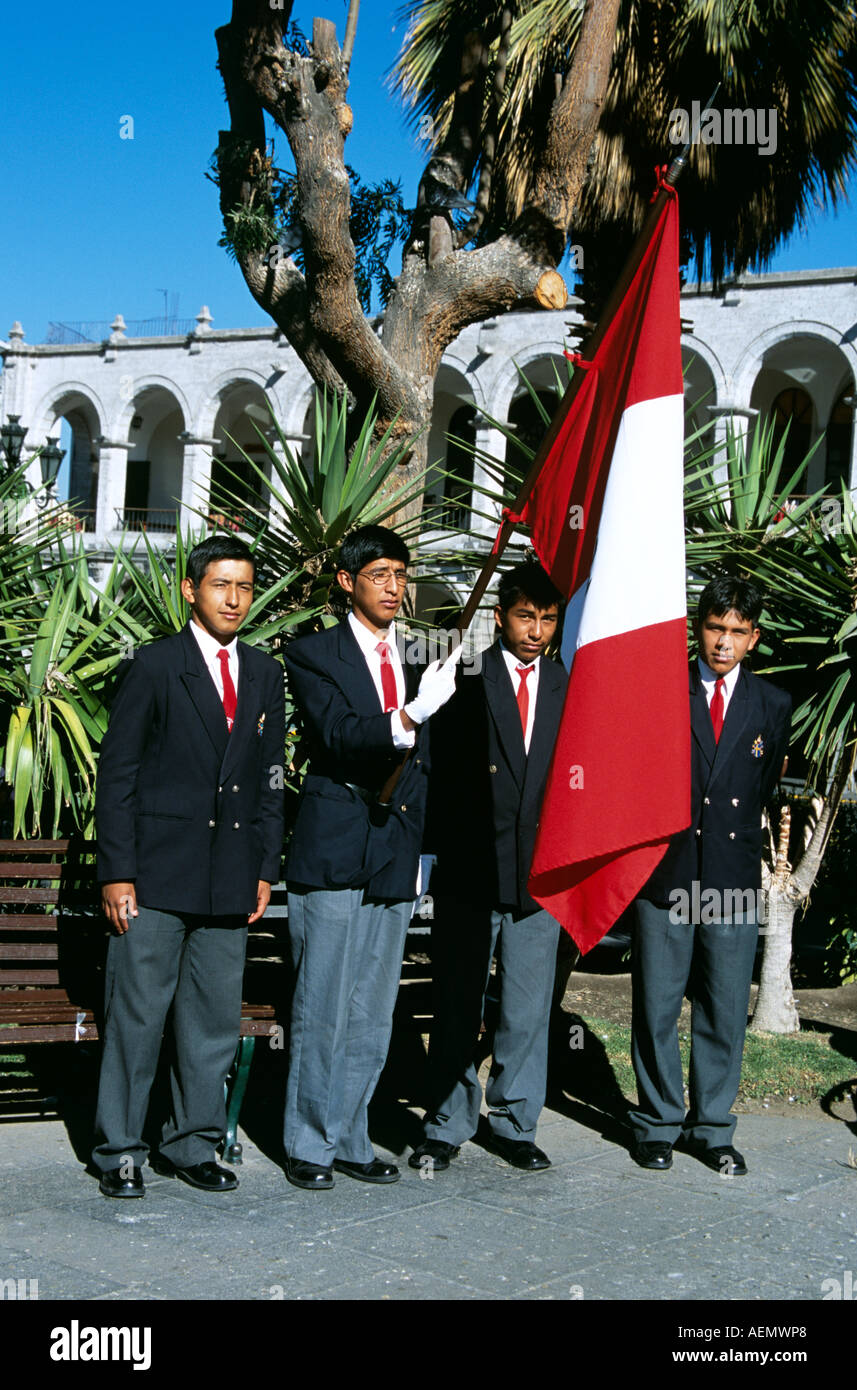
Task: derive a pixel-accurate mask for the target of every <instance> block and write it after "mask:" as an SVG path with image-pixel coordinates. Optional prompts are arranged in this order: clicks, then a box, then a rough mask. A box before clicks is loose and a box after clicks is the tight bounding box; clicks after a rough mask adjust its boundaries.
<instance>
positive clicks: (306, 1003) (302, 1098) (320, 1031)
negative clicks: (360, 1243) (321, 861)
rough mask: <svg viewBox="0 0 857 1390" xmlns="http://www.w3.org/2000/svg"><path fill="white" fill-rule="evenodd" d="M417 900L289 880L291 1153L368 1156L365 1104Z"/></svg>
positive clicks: (287, 1133) (324, 1159)
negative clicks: (384, 898)
mask: <svg viewBox="0 0 857 1390" xmlns="http://www.w3.org/2000/svg"><path fill="white" fill-rule="evenodd" d="M412 906H413V904H412V903H411V902H392V903H390V902H371V901H370V902H364V898H363V890H362V888H354V889H352V888H343V889H336V890H331V889H303V890H302V889H292V888H290V889H289V941H290V945H291V953H292V961H293V964H294V968H295V990H294V997H293V999H292V1019H291V1037H290V1044H289V1077H288V1082H287V1085H286V1112H285V1120H284V1125H283V1141H284V1144H285V1150H286V1153H287V1154H288V1155H289V1157H290V1158H295V1159H300V1160H302V1161H303V1162H305V1163H318V1164H322V1165H323V1166H328V1165H329V1164H331V1163H332V1162H333V1160H334V1158H340V1159H344V1160H345V1161H346V1162H349V1163H370V1162H371V1161H372V1159H373V1158H374V1157H375V1154H374V1150H373V1148H372V1145H371V1143H370V1141H369V1126H368V1117H367V1111H368V1107H369V1101H370V1100H371V1099H372V1095H373V1093H374V1090H375V1087H376V1085H377V1084H378V1078H379V1076H380V1075H381V1071H382V1069H383V1066H384V1062H385V1061H386V1058H387V1049H388V1047H389V1045H390V1033H391V1032H392V1028H393V1009H394V1007H395V1003H396V995H397V993H398V989H399V979H400V977H401V973H402V957H403V955H404V950H405V937H406V935H407V930H408V922H409V921H410V916H411V908H412Z"/></svg>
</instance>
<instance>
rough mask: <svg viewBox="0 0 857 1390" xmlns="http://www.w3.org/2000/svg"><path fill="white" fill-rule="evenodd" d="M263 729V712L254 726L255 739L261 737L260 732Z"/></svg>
mask: <svg viewBox="0 0 857 1390" xmlns="http://www.w3.org/2000/svg"><path fill="white" fill-rule="evenodd" d="M264 727H265V714H264V711H263V712H262V714H260V715H259V720H258V723H257V724H256V737H257V738H261V737H262V730H263V729H264Z"/></svg>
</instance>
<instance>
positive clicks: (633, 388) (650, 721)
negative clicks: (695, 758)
mask: <svg viewBox="0 0 857 1390" xmlns="http://www.w3.org/2000/svg"><path fill="white" fill-rule="evenodd" d="M580 369H581V370H583V371H585V373H586V375H585V378H584V380H583V382H582V384H581V387H580V390H579V391H578V392H577V395H576V396H575V398H574V400H573V403H572V405H571V408H570V410H569V412H568V415H567V416H566V418H565V420H564V421H563V424H562V426H561V428H560V430H559V433H558V434H557V437H556V440H555V442H554V445H553V447H552V449H551V452H550V453H549V455H548V458H547V460H546V462H545V465H544V467H543V469H542V471H541V473H540V474H539V477H538V480H537V482H536V485H535V487H534V488H533V491H532V493H531V494H530V498H529V501H528V502H527V505H526V508H525V510H524V512H523V513H522V517H523V520H525V521H526V522H528V523H529V525H530V528H531V535H532V541H533V545H534V547H535V550H536V553H537V554H538V556H539V559H540V560H541V563H542V564H543V566H544V567H545V569H546V570H547V571H548V573H549V574H550V576H551V578H552V579H553V581H554V583H555V584H556V585H557V587H558V588H559V589H561V590H562V592H563V593H565V594H566V595H568V598H569V603H568V608H567V611H566V617H565V631H564V637H563V659H564V660H565V662H566V665H567V666H569V667H570V672H571V674H570V678H569V684H568V692H567V695H566V701H565V708H564V711H563V715H562V721H561V724H560V729H559V734H558V737H557V742H556V747H555V750H554V756H553V762H552V764H551V770H550V774H549V779H548V784H547V790H546V793H545V799H544V803H543V806H542V814H541V819H540V824H539V832H538V839H537V842H536V851H535V857H534V859H533V865H532V872H531V875H530V880H529V888H530V892H531V893H532V895H533V897H534V898H536V899H537V901H538V902H540V903H541V904H542V905H543V906H544V907H546V908H547V909H548V911H549V912H550V913H551V914H552V915H553V916H554V917H556V918H557V919H558V921H559V922H561V923H562V925H563V926H564V927H565V929H566V930H567V931H568V932H570V933H571V935H572V936H573V938H574V940H575V941H576V943H577V944H578V946H579V947H580V948H581V950H582V951H588V950H589V949H590V948H591V947H592V946H594V945H596V944H597V942H599V941H600V940H601V938H602V936H603V935H604V933H605V932H606V931H608V930H609V928H610V927H611V926H612V925H613V923H614V922H615V921H616V920H617V918H618V917H619V916H620V915H621V913H622V912H623V911H624V909H625V908H626V907H627V906H628V904H629V903H630V902H631V901H632V900H633V898H634V897H635V896H636V894H637V893H638V892H639V890H640V889H641V888H642V886H643V885H644V883H645V882H646V880H647V879H648V878H649V876H650V874H651V873H652V871H653V870H654V869H655V868H656V866H657V864H658V863H659V862H660V860H661V858H662V857H663V854H664V852H665V850H666V846H667V842H668V840H669V837H670V836H671V835H673V834H675V832H676V831H679V830H683V829H684V828H686V827H687V826H688V825H689V824H690V716H689V707H688V698H687V635H686V598H685V556H684V513H683V496H682V485H683V461H682V460H683V435H684V411H683V394H682V371H681V324H680V314H679V260H678V206H677V198H676V196H675V193H674V191H673V190H670V195H669V196H668V197H667V199H666V201H665V203H664V206H663V209H662V211H661V214H660V216H659V218H658V220H657V222H656V224H655V228H654V232H653V234H652V237H651V240H650V242H649V244H648V246H647V248H646V250H645V252H644V254H643V257H642V260H641V262H640V264H639V267H638V269H637V271H636V273H635V274H634V277H633V279H632V281H631V283H630V285H629V287H628V290H627V292H626V293H625V295H624V298H623V299H622V301H621V304H620V306H619V309H618V311H617V312H616V314H615V316H614V317H613V319H612V321H611V323H610V325H609V327H608V329H607V331H606V333H605V335H604V337H603V338H602V340H601V343H600V345H599V347H598V350H597V352H596V353H595V356H594V360H593V361H592V362H591V363H581V364H580Z"/></svg>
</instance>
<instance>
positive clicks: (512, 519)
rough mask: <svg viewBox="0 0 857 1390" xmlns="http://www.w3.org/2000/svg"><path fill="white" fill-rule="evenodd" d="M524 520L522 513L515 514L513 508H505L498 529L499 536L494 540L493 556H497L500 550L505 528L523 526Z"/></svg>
mask: <svg viewBox="0 0 857 1390" xmlns="http://www.w3.org/2000/svg"><path fill="white" fill-rule="evenodd" d="M523 525H524V518H523V516H522V515H521V513H520V512H513V511H512V508H511V507H504V508H503V510H502V512H501V513H500V525H499V526H498V527H497V535H496V538H495V540H494V547H493V549H492V551H491V554H492V555H496V554H497V551H498V550H499V548H500V535H501V532H502V530H503V527H504V526H523Z"/></svg>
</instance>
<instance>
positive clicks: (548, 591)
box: [497, 560, 562, 613]
mask: <svg viewBox="0 0 857 1390" xmlns="http://www.w3.org/2000/svg"><path fill="white" fill-rule="evenodd" d="M521 598H528V599H529V600H530V602H531V603H534V604H535V605H536V608H552V607H553V606H554V604H556V605H557V607H559V605H560V604H561V603H562V594H561V593H560V591H559V589H557V588H556V586H555V585H554V584H553V583H552V582H551V580H550V579H549V578H548V576H547V574H546V573H545V571H544V570H543V569H542V567H541V565H540V564H539V563H538V561H537V560H524V561H522V563H521V564H520V565H515V566H514V568H513V569H510V570H507V571H506V573H505V574H504V575H503V578H502V579H501V580H500V584H499V586H498V589H497V605H498V607H500V608H502V610H503V612H504V613H507V612H508V611H509V609H510V608H511V607H512V604H513V603H517V602H518V600H519V599H521Z"/></svg>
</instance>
